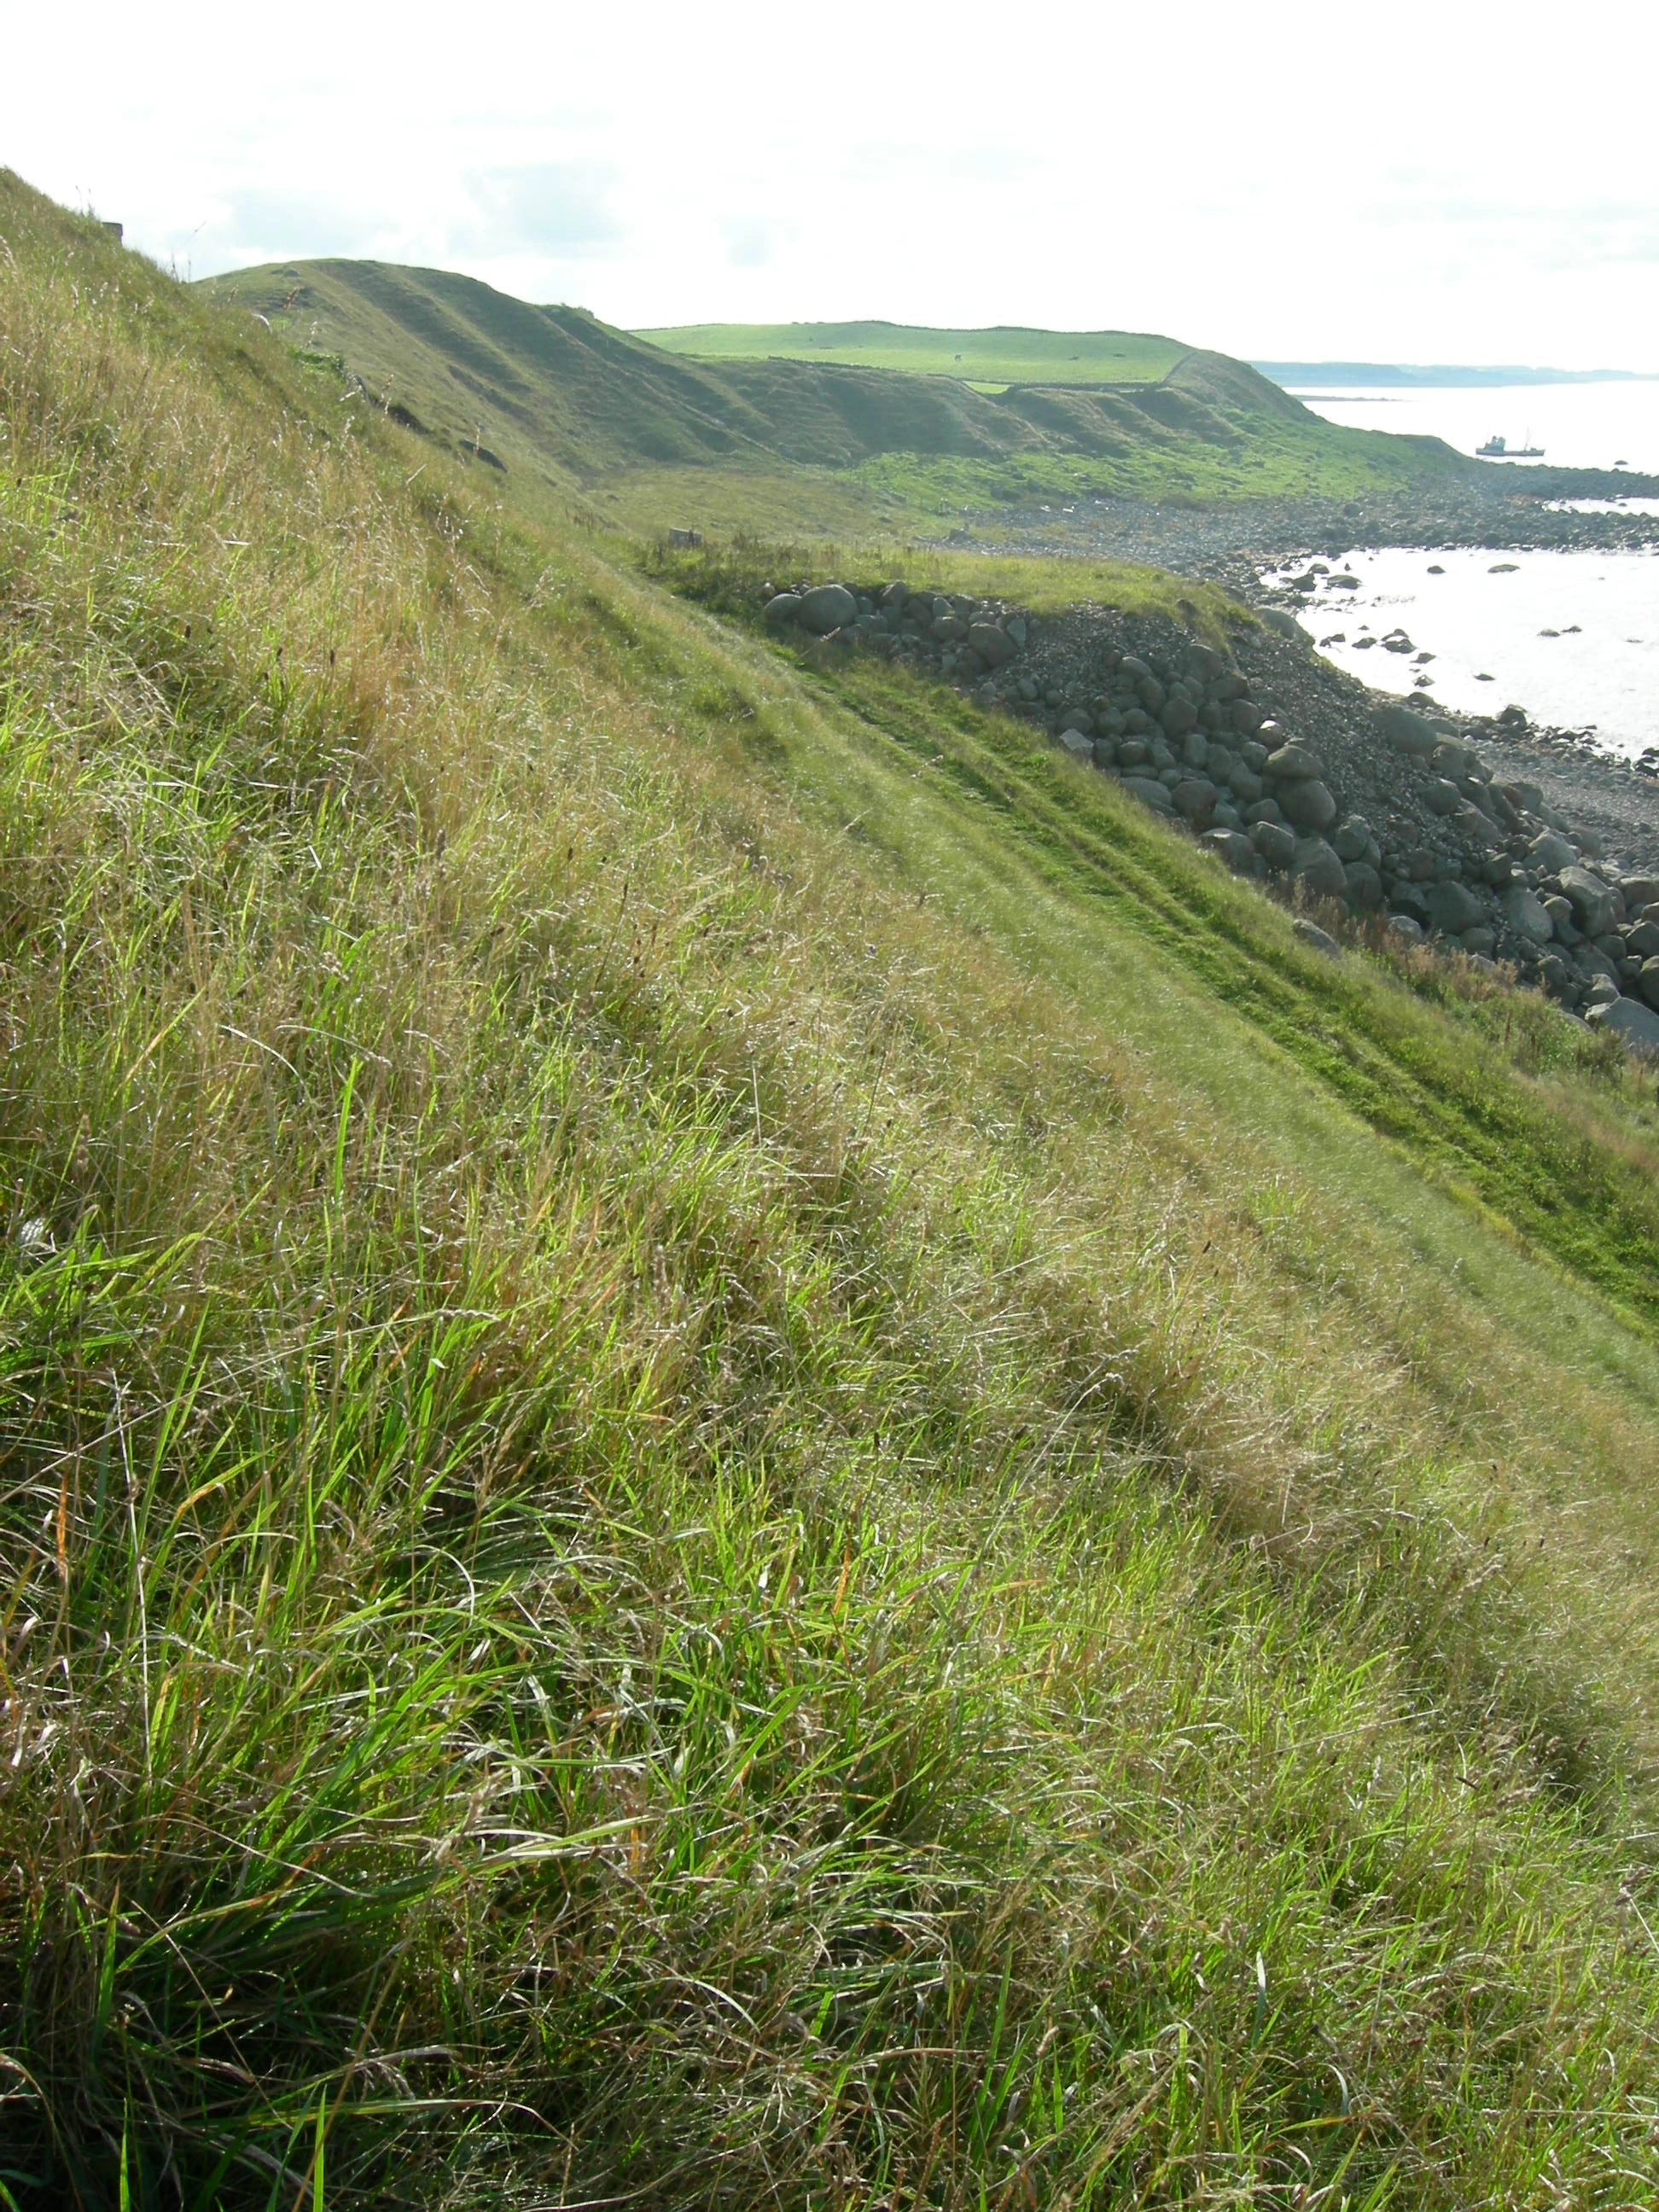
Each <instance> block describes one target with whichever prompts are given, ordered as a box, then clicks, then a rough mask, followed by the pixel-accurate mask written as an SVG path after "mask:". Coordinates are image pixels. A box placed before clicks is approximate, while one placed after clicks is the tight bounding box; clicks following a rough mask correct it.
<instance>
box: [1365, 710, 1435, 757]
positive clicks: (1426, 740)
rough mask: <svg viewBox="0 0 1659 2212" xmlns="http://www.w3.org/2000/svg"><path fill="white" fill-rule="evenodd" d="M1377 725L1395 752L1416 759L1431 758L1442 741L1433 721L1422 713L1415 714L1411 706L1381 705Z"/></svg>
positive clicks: (1377, 715)
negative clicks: (1427, 719)
mask: <svg viewBox="0 0 1659 2212" xmlns="http://www.w3.org/2000/svg"><path fill="white" fill-rule="evenodd" d="M1376 726H1377V729H1378V731H1379V732H1381V734H1382V736H1383V738H1385V739H1386V740H1387V742H1388V743H1389V744H1390V745H1392V746H1393V748H1394V750H1395V752H1397V753H1405V754H1407V755H1409V756H1410V757H1412V758H1413V759H1416V760H1431V759H1432V758H1433V757H1434V749H1435V747H1436V746H1437V744H1439V742H1440V733H1439V732H1438V731H1437V729H1436V728H1435V726H1434V725H1433V723H1432V722H1428V721H1425V720H1424V718H1423V717H1422V715H1421V714H1413V712H1412V710H1411V708H1409V707H1401V706H1398V705H1394V704H1390V705H1389V706H1387V707H1380V708H1378V709H1377V714H1376Z"/></svg>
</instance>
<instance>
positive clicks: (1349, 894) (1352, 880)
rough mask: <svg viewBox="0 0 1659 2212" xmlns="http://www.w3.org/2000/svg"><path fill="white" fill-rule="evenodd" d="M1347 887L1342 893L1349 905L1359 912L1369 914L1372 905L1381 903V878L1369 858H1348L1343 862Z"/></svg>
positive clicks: (1376, 905)
mask: <svg viewBox="0 0 1659 2212" xmlns="http://www.w3.org/2000/svg"><path fill="white" fill-rule="evenodd" d="M1344 872H1345V873H1346V877H1347V889H1346V891H1345V892H1344V893H1343V896H1344V897H1345V898H1346V900H1347V902H1348V904H1349V905H1350V906H1351V907H1354V908H1358V911H1359V912H1360V913H1361V914H1369V913H1370V910H1371V908H1373V907H1378V906H1381V905H1382V903H1383V878H1382V877H1381V876H1379V875H1378V874H1377V872H1376V869H1375V868H1374V867H1372V866H1371V865H1370V861H1369V860H1349V861H1346V863H1345V864H1344Z"/></svg>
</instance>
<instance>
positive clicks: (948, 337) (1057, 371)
mask: <svg viewBox="0 0 1659 2212" xmlns="http://www.w3.org/2000/svg"><path fill="white" fill-rule="evenodd" d="M635 336H636V337H642V338H647V339H648V340H649V341H650V343H652V344H653V345H656V346H661V347H662V348H663V349H664V350H665V352H667V353H680V354H691V355H695V356H697V357H698V358H699V359H701V360H704V361H764V360H766V359H767V358H768V357H769V356H777V357H778V358H780V359H782V360H786V361H825V362H844V363H846V364H848V366H849V367H854V368H896V369H900V370H902V371H903V372H904V374H907V375H910V376H954V377H959V378H960V379H961V380H962V381H963V383H964V384H987V385H994V386H998V385H1003V386H1006V385H1010V384H1085V385H1087V384H1149V383H1157V382H1158V380H1159V379H1160V378H1162V377H1164V376H1167V375H1168V374H1169V373H1170V370H1171V369H1172V368H1174V367H1175V366H1176V362H1179V361H1180V359H1181V357H1182V355H1183V354H1184V353H1185V352H1186V351H1187V350H1188V349H1187V348H1186V347H1185V346H1182V345H1178V344H1177V343H1176V342H1175V340H1174V339H1173V338H1162V337H1150V336H1147V335H1146V334H1144V333H1142V332H1139V331H1030V330H1018V329H1013V328H1006V327H1005V328H1001V329H997V330H980V331H943V330H927V329H923V328H921V327H918V326H915V325H910V324H908V323H879V322H877V323H691V324H686V325H683V326H681V327H679V328H677V329H673V330H653V331H636V332H635Z"/></svg>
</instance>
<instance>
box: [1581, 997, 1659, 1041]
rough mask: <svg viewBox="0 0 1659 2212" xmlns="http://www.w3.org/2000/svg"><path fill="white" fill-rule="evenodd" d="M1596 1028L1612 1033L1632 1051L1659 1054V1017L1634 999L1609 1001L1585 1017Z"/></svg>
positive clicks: (1596, 1007)
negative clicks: (1620, 1038) (1621, 1039)
mask: <svg viewBox="0 0 1659 2212" xmlns="http://www.w3.org/2000/svg"><path fill="white" fill-rule="evenodd" d="M1585 1019H1586V1020H1587V1021H1588V1022H1589V1024H1590V1026H1591V1027H1592V1028H1593V1029H1598V1030H1612V1031H1613V1035H1614V1036H1618V1037H1622V1038H1623V1039H1624V1042H1625V1043H1626V1045H1627V1046H1628V1047H1629V1048H1630V1049H1631V1050H1632V1052H1640V1053H1659V1014H1656V1013H1655V1012H1653V1010H1652V1008H1651V1007H1650V1006H1639V1005H1638V1003H1637V1001H1636V1000H1634V999H1609V1000H1607V1003H1606V1004H1605V1005H1604V1006H1592V1007H1591V1008H1590V1010H1589V1013H1588V1014H1587V1015H1586V1016H1585Z"/></svg>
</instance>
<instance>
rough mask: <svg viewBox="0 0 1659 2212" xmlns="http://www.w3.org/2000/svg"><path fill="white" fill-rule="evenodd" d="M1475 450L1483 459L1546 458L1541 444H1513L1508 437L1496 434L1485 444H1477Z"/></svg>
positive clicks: (1531, 459) (1527, 459)
mask: <svg viewBox="0 0 1659 2212" xmlns="http://www.w3.org/2000/svg"><path fill="white" fill-rule="evenodd" d="M1474 450H1475V453H1477V455H1478V456H1479V457H1480V459H1481V460H1483V461H1541V460H1542V459H1543V458H1544V448H1543V447H1541V446H1527V445H1521V446H1511V445H1510V443H1509V441H1507V440H1506V439H1504V438H1500V437H1498V436H1497V435H1495V434H1494V435H1492V437H1490V438H1488V439H1487V441H1486V444H1485V445H1484V446H1477V447H1475V449H1474Z"/></svg>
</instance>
